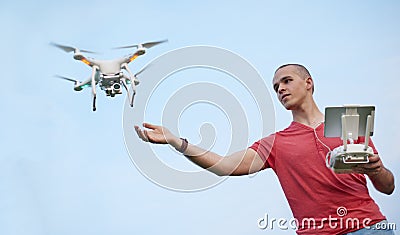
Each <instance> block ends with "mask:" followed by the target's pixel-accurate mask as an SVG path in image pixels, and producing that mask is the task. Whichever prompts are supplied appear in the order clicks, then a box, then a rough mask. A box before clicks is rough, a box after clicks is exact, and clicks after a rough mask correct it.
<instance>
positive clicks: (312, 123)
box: [292, 100, 324, 128]
mask: <svg viewBox="0 0 400 235" xmlns="http://www.w3.org/2000/svg"><path fill="white" fill-rule="evenodd" d="M292 115H293V121H295V122H299V123H301V124H304V125H306V126H309V127H312V128H316V127H317V126H319V124H321V123H322V122H323V121H324V114H323V113H322V112H321V111H320V110H319V109H318V106H317V105H316V104H315V102H314V100H312V101H311V102H309V103H308V104H307V103H306V104H304V105H302V106H301V107H299V108H297V109H295V110H292Z"/></svg>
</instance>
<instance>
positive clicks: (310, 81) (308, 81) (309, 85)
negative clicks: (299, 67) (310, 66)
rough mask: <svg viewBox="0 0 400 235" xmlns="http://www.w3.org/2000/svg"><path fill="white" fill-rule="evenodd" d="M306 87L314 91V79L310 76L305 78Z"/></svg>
mask: <svg viewBox="0 0 400 235" xmlns="http://www.w3.org/2000/svg"><path fill="white" fill-rule="evenodd" d="M306 88H307V90H311V91H312V92H313V93H314V80H313V79H312V77H308V78H306Z"/></svg>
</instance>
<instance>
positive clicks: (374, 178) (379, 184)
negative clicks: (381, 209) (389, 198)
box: [368, 167, 394, 195]
mask: <svg viewBox="0 0 400 235" xmlns="http://www.w3.org/2000/svg"><path fill="white" fill-rule="evenodd" d="M368 177H369V178H370V180H371V182H372V184H373V185H374V187H375V188H376V189H377V190H378V191H379V192H382V193H385V194H388V195H390V194H392V193H393V191H394V176H393V174H392V172H391V171H390V170H388V169H387V168H386V167H383V169H382V170H381V171H380V172H379V173H378V174H374V175H368Z"/></svg>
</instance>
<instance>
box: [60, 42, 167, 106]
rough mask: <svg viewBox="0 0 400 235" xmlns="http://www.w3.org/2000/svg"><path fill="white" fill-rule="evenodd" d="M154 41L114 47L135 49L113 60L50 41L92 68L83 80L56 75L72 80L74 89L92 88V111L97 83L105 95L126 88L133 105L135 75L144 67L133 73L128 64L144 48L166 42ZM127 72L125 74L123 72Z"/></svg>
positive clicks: (142, 52)
mask: <svg viewBox="0 0 400 235" xmlns="http://www.w3.org/2000/svg"><path fill="white" fill-rule="evenodd" d="M166 41H167V40H163V41H156V42H147V43H142V44H137V45H131V46H124V47H118V48H115V49H122V48H131V47H136V48H137V50H136V51H135V52H134V53H133V54H130V55H128V56H125V57H122V58H117V59H113V60H97V59H94V58H90V57H85V56H84V55H83V54H82V52H84V53H94V52H91V51H87V50H80V49H78V48H75V47H70V46H65V45H60V44H56V43H52V45H53V46H55V47H58V48H60V49H62V50H64V51H65V52H74V56H73V58H74V59H75V60H79V61H82V62H83V63H85V64H86V65H88V66H90V67H91V68H92V74H91V76H90V77H89V78H88V79H87V80H85V81H82V82H81V81H78V80H76V79H73V78H68V77H64V76H58V77H59V78H62V79H65V80H68V81H71V82H74V90H75V91H81V90H83V89H84V88H86V87H91V88H92V96H93V111H96V86H97V85H99V87H100V89H101V90H103V91H104V92H105V93H106V95H107V96H111V97H114V96H115V95H119V94H122V87H123V88H124V89H125V90H126V92H127V95H128V98H129V100H130V105H131V107H133V102H134V98H135V94H136V86H137V85H138V84H139V80H138V78H137V76H138V75H139V74H140V73H142V72H143V71H144V70H145V69H146V67H145V68H143V69H141V70H140V71H139V72H137V73H136V74H133V73H132V71H131V70H130V69H129V67H128V64H129V63H130V62H132V61H133V60H135V59H136V58H137V57H139V56H141V55H144V54H145V53H146V49H147V48H150V47H153V46H155V45H157V44H160V43H163V42H166ZM124 71H125V72H127V74H125V73H124ZM129 84H130V85H131V88H132V94H130V93H129V90H128V85H129Z"/></svg>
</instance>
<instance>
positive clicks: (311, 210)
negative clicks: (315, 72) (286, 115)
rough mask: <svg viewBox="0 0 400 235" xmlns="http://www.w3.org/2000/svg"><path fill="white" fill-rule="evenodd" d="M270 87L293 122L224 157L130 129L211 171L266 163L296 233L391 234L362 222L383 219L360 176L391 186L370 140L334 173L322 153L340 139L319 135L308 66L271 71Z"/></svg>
mask: <svg viewBox="0 0 400 235" xmlns="http://www.w3.org/2000/svg"><path fill="white" fill-rule="evenodd" d="M273 87H274V90H275V92H276V94H277V96H278V99H279V101H280V102H281V103H282V105H283V106H284V107H285V108H286V109H287V110H290V111H291V112H292V116H293V122H292V123H291V124H290V126H289V127H288V128H286V129H285V130H283V131H279V132H276V133H274V134H272V135H270V136H268V137H265V138H263V139H261V140H259V141H257V142H255V143H254V144H253V145H252V146H250V147H249V148H248V149H245V150H242V151H239V152H236V153H233V154H232V155H229V156H225V157H222V156H219V155H218V154H215V153H213V152H210V151H205V150H203V149H201V148H199V147H197V146H195V145H191V144H189V143H188V142H187V141H186V140H185V139H180V138H178V137H176V136H174V135H173V134H172V133H171V132H170V131H169V130H168V129H166V128H164V127H161V126H155V125H152V124H148V123H144V124H143V126H144V127H145V128H147V129H145V130H141V129H140V128H139V127H138V126H135V129H136V131H137V134H138V136H139V137H140V138H141V139H142V140H144V141H148V142H151V143H157V144H167V143H168V144H170V145H172V146H173V147H175V149H177V150H178V151H180V152H182V153H183V154H184V155H185V156H187V157H188V158H189V159H190V160H191V161H193V162H194V163H196V164H197V165H199V166H201V167H203V168H205V169H207V170H210V171H211V172H213V173H215V174H217V175H221V176H222V175H245V174H251V173H254V172H257V171H260V170H263V169H266V168H272V169H273V170H274V172H275V173H276V174H277V176H278V179H279V181H280V183H281V186H282V189H283V191H284V193H285V195H286V198H287V200H288V202H289V205H290V207H291V209H292V212H293V215H294V217H295V218H296V219H297V221H298V230H297V233H298V234H345V233H349V232H354V231H355V232H354V234H375V233H370V232H380V233H376V234H393V231H391V230H390V231H389V230H372V229H369V230H368V226H372V225H374V224H375V225H379V224H378V223H385V220H386V218H385V217H384V216H383V215H382V213H381V212H380V210H379V207H378V205H377V204H376V203H375V202H374V201H373V199H372V198H371V197H370V196H369V193H368V189H367V185H366V177H365V175H367V176H368V177H369V179H370V180H371V182H372V183H373V185H374V187H375V188H376V189H377V190H378V191H380V192H382V193H385V194H391V193H392V192H393V190H394V177H393V174H392V173H391V172H390V171H389V170H388V169H387V168H385V167H384V165H383V163H382V161H381V159H380V157H379V155H378V154H377V151H376V149H375V147H374V146H373V143H372V141H370V146H371V147H372V148H373V149H374V153H375V154H374V155H373V156H370V157H369V163H367V164H362V165H359V166H357V167H355V168H354V171H355V173H354V174H335V173H334V172H333V171H332V170H330V169H329V168H327V167H326V165H325V156H326V155H327V154H328V153H329V152H330V150H331V149H334V148H335V147H337V146H340V145H341V144H342V141H341V140H340V138H329V139H328V138H325V137H324V136H323V128H324V124H323V120H324V114H323V113H322V112H321V111H320V110H319V109H318V107H317V105H316V103H315V101H314V99H313V92H314V81H313V79H312V77H311V75H310V73H309V72H308V70H307V69H306V68H305V67H304V66H302V65H299V64H286V65H282V66H280V67H279V68H278V69H277V70H276V71H275V74H274V77H273ZM358 141H359V142H362V141H363V139H362V138H360V139H359V140H358ZM364 174H365V175H364ZM343 207H344V208H345V209H347V214H346V215H345V217H339V216H338V211H337V210H338V208H343ZM347 219H349V220H347ZM340 220H342V221H340ZM304 221H306V223H304ZM349 221H350V222H349ZM339 222H341V223H339ZM354 223H356V224H354ZM351 225H352V226H351ZM364 227H366V228H364ZM362 228H364V229H362ZM356 230H357V231H356ZM382 232H383V233H382ZM350 234H353V233H350Z"/></svg>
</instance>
